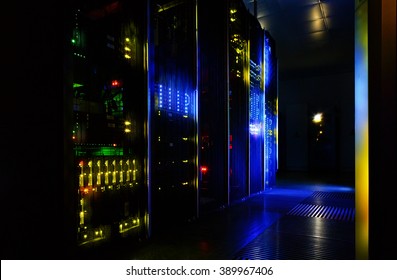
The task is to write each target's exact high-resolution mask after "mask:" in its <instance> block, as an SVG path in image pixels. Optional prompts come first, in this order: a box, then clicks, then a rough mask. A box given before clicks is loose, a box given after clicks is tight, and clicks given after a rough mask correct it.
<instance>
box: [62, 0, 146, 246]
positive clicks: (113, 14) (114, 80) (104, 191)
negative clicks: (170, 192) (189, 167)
mask: <svg viewBox="0 0 397 280" xmlns="http://www.w3.org/2000/svg"><path fill="white" fill-rule="evenodd" d="M145 10H146V6H145V5H144V4H143V3H134V6H133V7H132V6H131V5H130V4H129V3H128V1H100V2H90V1H81V2H79V3H76V5H75V6H74V7H73V13H74V15H73V21H74V24H73V25H72V26H71V30H68V32H69V34H70V38H71V42H69V43H70V44H71V46H70V47H69V48H68V49H69V50H70V52H71V53H70V56H71V61H70V65H71V69H70V73H69V75H70V82H72V83H73V85H72V87H69V88H71V89H72V90H71V92H69V93H68V96H67V97H66V99H67V100H66V101H67V102H66V103H67V104H71V105H72V106H71V108H67V109H66V111H65V116H66V117H67V116H70V119H71V121H70V127H69V126H68V128H67V133H66V135H65V137H67V138H68V139H69V138H70V139H71V141H72V144H71V145H70V146H71V149H70V150H68V153H69V154H70V158H71V161H72V164H73V170H72V174H73V188H74V193H75V204H74V206H75V207H74V210H73V213H74V215H75V234H76V238H75V244H76V245H77V247H78V248H84V247H87V246H92V245H95V244H98V243H102V242H103V241H112V240H115V239H119V238H123V237H130V236H134V237H137V238H141V237H146V236H147V223H148V221H147V217H148V193H147V187H146V185H145V181H146V179H145V178H146V175H145V174H146V173H145V171H146V167H145V162H146V160H147V159H146V149H147V148H146V142H147V140H146V139H145V135H146V132H145V123H146V122H147V120H146V114H147V112H146V108H147V88H146V84H145V80H146V75H145V72H144V65H145V56H144V42H145V37H146V13H145ZM68 81H69V80H68ZM69 179H70V178H66V180H69Z"/></svg>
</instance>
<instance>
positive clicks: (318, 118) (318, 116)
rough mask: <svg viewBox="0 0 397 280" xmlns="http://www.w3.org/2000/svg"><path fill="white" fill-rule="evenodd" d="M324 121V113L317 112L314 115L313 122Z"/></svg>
mask: <svg viewBox="0 0 397 280" xmlns="http://www.w3.org/2000/svg"><path fill="white" fill-rule="evenodd" d="M322 121H323V114H322V113H317V114H315V115H314V116H313V122H314V123H320V122H322Z"/></svg>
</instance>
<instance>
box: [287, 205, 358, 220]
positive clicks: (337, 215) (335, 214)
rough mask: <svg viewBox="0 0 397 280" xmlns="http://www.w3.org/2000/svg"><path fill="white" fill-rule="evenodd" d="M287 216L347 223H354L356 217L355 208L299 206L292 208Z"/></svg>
mask: <svg viewBox="0 0 397 280" xmlns="http://www.w3.org/2000/svg"><path fill="white" fill-rule="evenodd" d="M287 215H293V216H302V217H313V218H314V217H316V218H323V219H332V220H338V221H345V222H353V221H354V216H355V210H354V208H343V207H335V206H324V205H313V204H302V203H300V204H298V205H296V206H295V207H294V208H292V209H291V210H290V211H289V212H288V213H287Z"/></svg>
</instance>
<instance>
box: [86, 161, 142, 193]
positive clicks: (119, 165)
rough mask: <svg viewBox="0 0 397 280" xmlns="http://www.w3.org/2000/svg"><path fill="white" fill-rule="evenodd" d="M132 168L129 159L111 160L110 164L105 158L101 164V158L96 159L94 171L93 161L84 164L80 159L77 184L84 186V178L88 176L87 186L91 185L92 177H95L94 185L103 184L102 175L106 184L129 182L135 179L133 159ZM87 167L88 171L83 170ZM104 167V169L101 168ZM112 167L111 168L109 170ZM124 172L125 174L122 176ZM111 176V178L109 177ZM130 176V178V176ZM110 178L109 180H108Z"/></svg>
mask: <svg viewBox="0 0 397 280" xmlns="http://www.w3.org/2000/svg"><path fill="white" fill-rule="evenodd" d="M132 165H133V166H132V168H131V167H130V160H129V159H128V160H126V161H125V164H124V161H123V160H122V159H121V160H113V161H112V162H111V164H109V160H105V161H104V164H102V162H101V160H96V167H97V168H96V169H97V170H96V172H95V171H94V164H93V161H92V160H90V161H88V163H87V165H84V161H80V163H79V167H80V174H79V186H80V187H84V186H85V181H86V180H85V178H88V183H87V185H88V186H93V185H94V182H93V178H95V177H96V185H98V186H100V185H102V184H103V182H102V176H104V184H105V185H108V184H109V183H110V182H111V183H122V182H131V180H132V181H136V171H137V169H135V160H132ZM87 166H88V168H89V173H88V174H87V173H86V172H85V169H86V168H87ZM102 167H104V170H102ZM110 168H112V170H109V169H110ZM124 173H125V176H124ZM131 173H132V176H131ZM110 177H111V178H110ZM131 177H132V178H131ZM110 179H111V180H110Z"/></svg>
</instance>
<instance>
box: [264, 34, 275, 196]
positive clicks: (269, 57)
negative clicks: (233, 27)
mask: <svg viewBox="0 0 397 280" xmlns="http://www.w3.org/2000/svg"><path fill="white" fill-rule="evenodd" d="M264 55H265V57H264V67H265V73H264V77H265V85H264V87H265V172H264V173H265V189H269V188H271V187H272V186H273V185H274V184H275V183H276V171H277V154H278V153H277V149H278V147H277V145H278V143H277V137H278V133H277V119H278V118H277V116H278V67H277V55H276V42H275V40H274V39H273V37H272V36H271V34H270V33H269V32H268V31H267V30H265V36H264Z"/></svg>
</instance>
